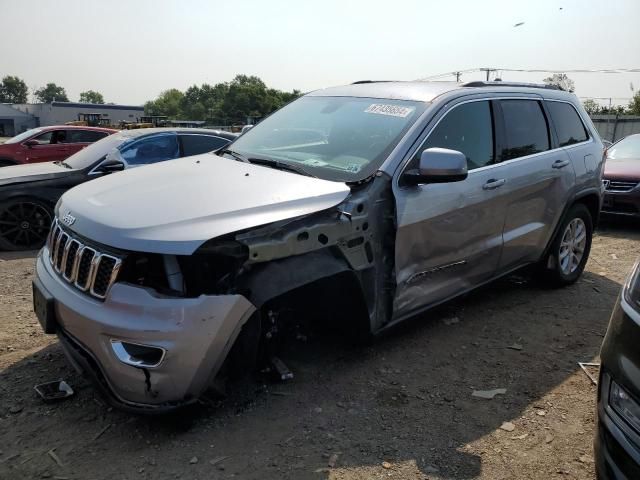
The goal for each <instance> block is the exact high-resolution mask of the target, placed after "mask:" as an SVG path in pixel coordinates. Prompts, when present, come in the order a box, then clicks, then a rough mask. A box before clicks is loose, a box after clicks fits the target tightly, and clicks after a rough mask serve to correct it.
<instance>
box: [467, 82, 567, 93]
mask: <svg viewBox="0 0 640 480" xmlns="http://www.w3.org/2000/svg"><path fill="white" fill-rule="evenodd" d="M462 86H463V87H525V88H544V89H547V90H562V91H564V88H562V87H560V86H558V85H547V84H546V83H520V82H484V81H481V80H478V81H474V82H469V83H464V84H462Z"/></svg>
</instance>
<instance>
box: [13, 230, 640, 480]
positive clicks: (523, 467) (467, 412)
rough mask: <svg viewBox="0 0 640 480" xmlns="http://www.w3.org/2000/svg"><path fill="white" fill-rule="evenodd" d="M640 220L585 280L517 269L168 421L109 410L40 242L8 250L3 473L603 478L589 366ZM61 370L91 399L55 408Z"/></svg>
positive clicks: (608, 240)
mask: <svg viewBox="0 0 640 480" xmlns="http://www.w3.org/2000/svg"><path fill="white" fill-rule="evenodd" d="M634 227H635V225H632V224H629V223H626V224H622V225H620V224H614V225H607V226H605V227H604V228H602V229H601V230H600V232H599V233H598V235H597V236H596V237H595V238H594V242H593V249H592V254H591V259H590V261H589V263H588V265H587V271H586V272H585V274H584V276H583V277H582V278H581V280H580V281H579V282H578V283H577V284H575V285H573V286H571V287H569V288H566V289H562V290H547V289H543V288H541V287H539V286H536V285H534V284H531V283H530V282H526V281H522V279H517V278H512V279H507V280H501V281H499V282H496V283H494V284H492V285H490V286H488V287H485V288H483V289H482V290H480V291H478V292H475V293H473V294H470V295H467V296H465V297H463V298H461V299H458V300H456V301H454V302H451V303H449V304H447V305H446V306H444V307H442V308H440V309H438V310H436V311H432V312H430V313H429V314H427V315H423V316H422V317H420V318H416V319H415V321H412V322H409V324H408V325H406V326H404V327H403V328H401V329H399V330H397V331H395V332H394V333H392V334H390V335H387V336H386V337H384V338H381V339H379V340H378V341H376V342H375V343H374V344H373V345H371V346H368V347H358V348H354V347H352V346H350V345H348V344H347V343H345V342H343V341H341V339H338V338H333V337H328V336H321V335H320V336H316V337H311V338H310V339H309V340H308V341H307V343H304V344H296V345H293V346H292V348H291V350H290V351H289V352H288V353H287V354H286V356H285V357H284V358H285V360H286V361H287V364H288V365H289V366H290V367H291V368H292V370H293V371H294V372H295V373H296V378H295V380H294V381H293V382H291V383H288V384H282V385H281V384H265V385H262V384H260V383H256V384H255V389H253V388H252V389H251V390H255V393H254V392H253V391H251V392H249V393H247V392H246V390H243V392H244V393H242V394H240V393H232V394H230V396H229V397H228V398H225V399H224V400H211V399H205V401H204V402H203V403H202V405H199V406H197V407H194V408H192V409H189V410H186V411H182V412H180V413H179V414H175V415H170V416H164V417H143V416H135V415H131V414H125V413H121V412H119V411H116V410H113V409H111V408H109V407H107V406H106V405H105V404H104V403H103V402H102V401H101V400H100V398H99V396H98V395H97V394H96V392H95V391H94V390H93V388H92V387H91V385H90V384H88V383H87V382H86V381H85V380H83V378H82V377H80V376H79V375H77V374H76V373H75V372H74V371H73V370H72V369H71V368H70V367H68V366H67V364H66V363H65V360H64V357H63V354H62V352H61V349H60V347H59V345H58V344H57V341H56V339H55V337H50V336H45V335H43V334H42V332H41V329H40V327H39V325H38V323H37V321H36V319H35V317H34V315H33V314H32V312H31V303H30V302H31V294H30V288H31V287H30V282H31V278H32V276H33V263H34V253H27V254H14V253H11V254H10V253H0V299H1V304H2V309H1V311H0V478H2V479H5V478H6V479H9V478H11V479H13V478H19V479H22V478H66V479H82V480H84V479H103V478H105V479H106V478H109V479H111V478H114V479H144V478H154V479H155V478H158V479H174V478H188V479H223V478H243V479H244V478H251V479H274V480H275V479H287V478H291V479H306V478H309V479H326V478H329V479H345V480H355V479H372V478H373V479H375V478H380V479H382V478H385V479H389V478H390V479H416V478H417V479H427V478H429V479H513V478H527V479H550V478H574V479H581V480H584V479H593V478H594V469H593V456H592V439H593V432H594V419H595V393H596V390H595V387H594V386H593V385H591V383H590V381H589V380H588V378H587V377H586V375H585V374H584V373H583V372H582V371H581V370H580V369H579V367H578V365H577V362H579V361H593V360H597V356H598V351H599V347H600V343H601V341H602V336H603V334H604V331H605V329H606V326H607V322H608V318H609V314H610V312H611V309H612V306H613V304H614V302H615V299H616V296H617V295H618V293H619V290H620V286H621V284H622V282H623V280H624V277H625V275H626V273H627V272H628V271H629V269H630V268H631V266H632V264H633V262H634V260H635V259H636V257H637V256H638V255H639V254H640V242H638V240H639V239H640V234H639V233H638V231H637V229H635V228H634ZM58 378H64V379H66V380H67V381H68V382H69V383H70V384H71V385H72V386H73V387H74V388H75V389H76V391H77V395H76V396H75V397H73V398H72V399H69V400H67V401H64V402H61V403H59V404H43V403H42V402H41V401H40V400H39V399H38V398H37V397H36V394H35V393H34V391H33V385H35V384H37V383H40V382H43V381H47V380H54V379H58ZM497 388H504V389H506V393H505V394H503V395H498V396H496V397H494V398H493V399H492V400H483V399H478V398H474V397H472V395H471V394H472V392H473V391H474V390H476V389H477V390H489V389H497ZM505 422H506V423H505ZM501 427H502V428H501Z"/></svg>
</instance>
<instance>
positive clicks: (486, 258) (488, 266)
mask: <svg viewBox="0 0 640 480" xmlns="http://www.w3.org/2000/svg"><path fill="white" fill-rule="evenodd" d="M494 125H495V122H494V118H493V108H492V104H491V102H490V101H489V100H479V101H471V102H466V103H461V104H457V105H454V106H453V107H452V108H450V109H449V110H448V111H447V112H446V113H445V114H444V115H443V116H442V117H441V118H440V120H439V121H438V123H437V124H436V125H435V126H434V127H433V128H432V130H431V132H430V133H429V134H428V136H427V138H426V140H425V141H424V142H423V144H422V145H421V146H420V147H419V148H418V150H417V151H416V152H415V154H414V158H413V159H412V161H411V162H410V163H409V165H408V166H407V168H415V166H416V165H417V162H418V160H419V157H420V154H421V153H422V152H423V151H424V150H425V149H427V148H432V147H442V148H448V149H452V150H458V151H460V152H462V153H464V154H465V156H466V157H467V169H468V172H469V174H468V177H467V178H466V179H465V180H463V181H459V182H452V183H438V184H424V185H417V186H409V185H407V186H403V184H402V177H400V179H399V184H398V185H397V186H396V187H395V197H396V208H397V231H396V244H395V248H396V253H395V263H396V295H395V299H394V313H393V319H399V318H400V317H404V316H408V315H411V314H413V313H416V312H417V311H419V310H421V309H423V308H425V307H428V306H432V305H435V304H437V303H440V302H442V301H445V300H447V299H449V298H451V297H453V296H455V295H457V294H460V293H462V292H464V291H466V290H469V289H471V288H472V287H475V286H477V285H479V284H481V283H483V282H485V281H487V280H489V279H490V278H491V277H492V275H493V274H494V273H495V272H496V269H497V267H498V263H499V260H500V254H501V251H502V244H503V240H502V228H503V225H504V219H505V203H504V199H503V198H502V196H501V192H500V187H501V186H502V183H504V182H501V180H502V177H501V172H500V168H501V166H500V164H499V163H497V158H496V153H495V152H496V151H499V150H497V149H496V145H495V140H494V139H495V135H494V131H495V128H494Z"/></svg>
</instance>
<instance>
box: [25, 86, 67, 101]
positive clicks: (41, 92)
mask: <svg viewBox="0 0 640 480" xmlns="http://www.w3.org/2000/svg"><path fill="white" fill-rule="evenodd" d="M34 93H35V95H36V98H37V99H38V101H39V102H42V103H51V102H68V101H69V97H67V92H66V90H65V89H64V88H63V87H59V86H58V85H56V84H55V83H47V85H46V86H44V87H42V88H40V89H38V90H36V91H35V92H34Z"/></svg>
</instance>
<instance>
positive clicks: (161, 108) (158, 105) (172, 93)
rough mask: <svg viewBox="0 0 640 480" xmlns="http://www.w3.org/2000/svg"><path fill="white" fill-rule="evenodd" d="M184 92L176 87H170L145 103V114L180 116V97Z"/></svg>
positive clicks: (181, 97)
mask: <svg viewBox="0 0 640 480" xmlns="http://www.w3.org/2000/svg"><path fill="white" fill-rule="evenodd" d="M183 97H184V94H183V93H182V92H181V91H180V90H178V89H177V88H171V89H169V90H165V91H164V92H162V93H160V95H159V96H158V98H156V99H155V100H152V101H150V102H147V103H145V105H144V111H145V113H146V114H147V115H166V116H168V117H171V118H182V110H181V106H182V99H183Z"/></svg>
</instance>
